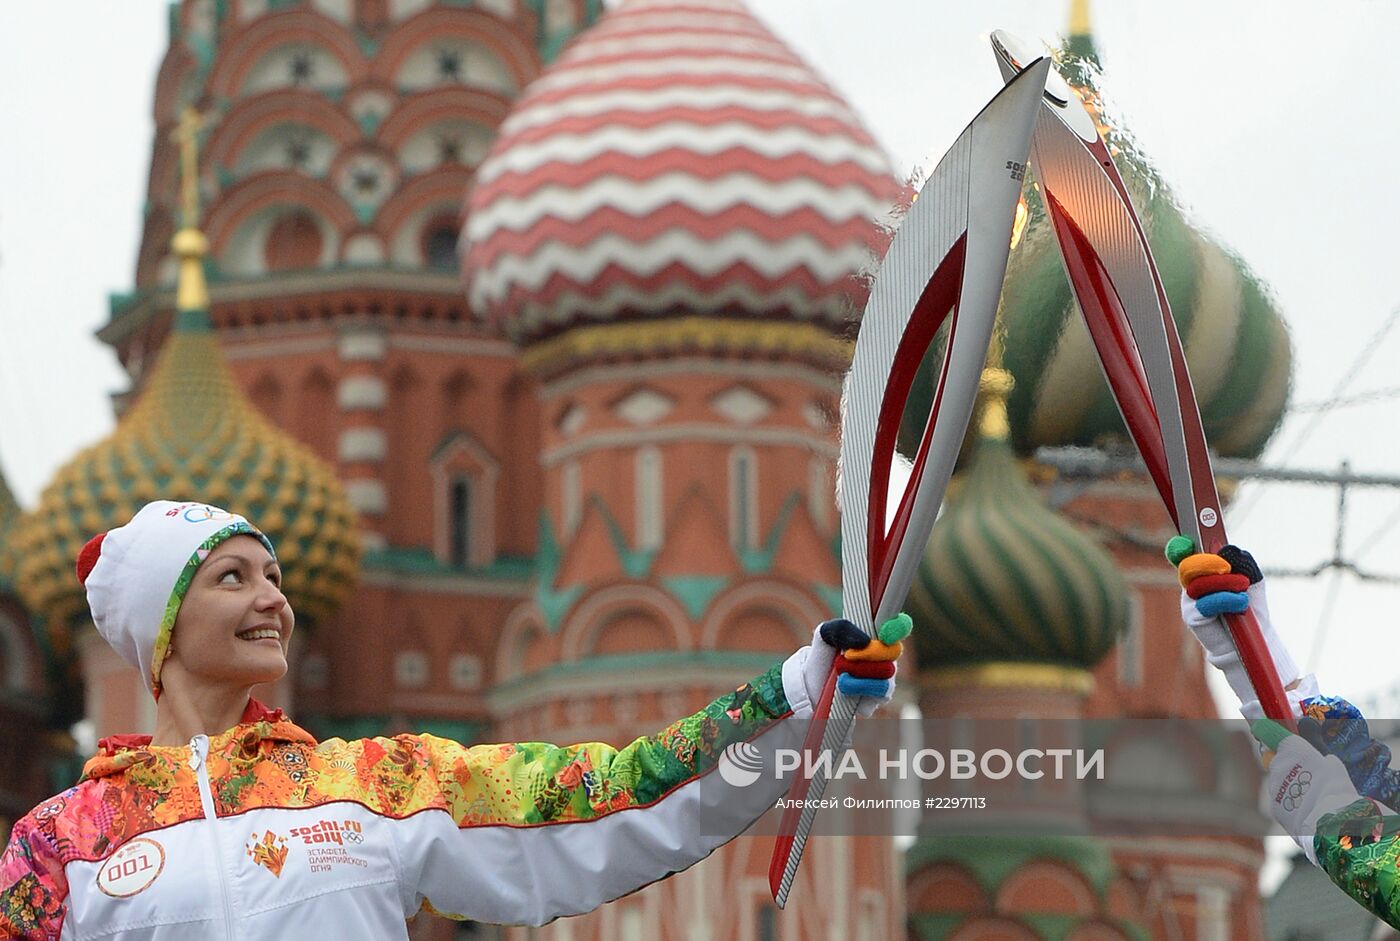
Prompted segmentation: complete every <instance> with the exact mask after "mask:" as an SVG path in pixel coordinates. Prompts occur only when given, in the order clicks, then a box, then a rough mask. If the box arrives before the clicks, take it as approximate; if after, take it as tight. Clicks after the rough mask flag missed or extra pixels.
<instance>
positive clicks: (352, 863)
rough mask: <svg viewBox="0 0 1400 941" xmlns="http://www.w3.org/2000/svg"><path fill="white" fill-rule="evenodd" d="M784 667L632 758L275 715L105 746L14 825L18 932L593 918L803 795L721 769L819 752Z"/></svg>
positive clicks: (11, 922) (7, 903)
mask: <svg viewBox="0 0 1400 941" xmlns="http://www.w3.org/2000/svg"><path fill="white" fill-rule="evenodd" d="M781 670H782V667H781V665H778V666H774V667H773V668H772V669H771V670H769V671H768V672H766V673H764V674H763V675H761V676H759V677H758V678H757V679H755V680H754V681H753V682H751V683H749V684H745V685H744V686H742V687H740V688H739V689H738V690H736V691H735V692H733V693H730V694H728V695H726V696H723V697H721V698H720V699H717V700H716V701H714V702H712V703H710V704H709V705H708V706H706V707H705V708H704V709H703V710H701V711H700V712H698V713H696V714H695V715H692V716H689V717H687V718H684V719H681V720H680V721H679V722H676V723H675V724H673V725H672V726H670V727H669V728H667V729H666V730H665V731H663V732H661V733H660V734H657V735H654V736H648V737H644V738H639V739H637V740H636V741H634V742H632V743H631V744H630V745H627V746H626V747H625V748H622V749H616V748H613V747H611V746H608V745H602V744H587V745H574V746H569V747H559V746H555V745H545V744H536V743H523V744H513V745H476V746H471V747H467V746H464V745H460V744H457V743H456V742H451V741H448V740H445V739H441V738H437V737H435V736H432V735H399V736H395V737H393V738H374V739H362V740H359V741H350V742H347V741H344V740H342V739H330V740H328V741H325V742H319V743H318V742H317V741H315V739H313V738H312V737H311V736H310V735H309V734H308V733H306V732H305V731H303V730H302V729H300V728H298V727H297V726H296V725H293V724H292V723H291V722H289V721H287V720H286V719H285V717H283V715H282V714H281V712H280V711H278V712H269V711H267V710H266V709H264V708H262V707H261V706H259V705H257V704H256V703H250V705H249V709H248V712H247V713H245V715H244V717H243V721H242V722H241V723H240V724H239V725H236V726H234V727H233V728H232V729H230V730H228V731H227V732H224V733H223V734H220V735H215V736H213V737H206V736H203V735H200V736H196V737H195V739H193V740H192V741H191V742H190V744H189V745H185V746H178V747H176V746H153V745H151V744H150V739H149V738H145V737H141V738H138V737H134V736H128V737H122V738H118V739H111V740H104V742H103V748H102V750H101V752H100V754H98V755H97V756H96V757H94V758H93V759H92V760H90V761H89V762H88V764H87V767H86V768H85V770H84V772H83V777H82V780H81V781H80V782H79V783H78V784H77V785H76V786H74V787H72V788H69V789H68V790H67V791H65V792H64V793H62V794H59V795H58V796H57V797H54V798H53V799H51V800H49V801H47V802H45V803H44V804H43V805H42V806H40V807H38V808H36V809H35V810H34V811H32V812H31V813H30V814H28V815H27V816H25V817H24V818H23V819H22V820H20V821H19V823H18V824H16V826H15V827H14V830H13V831H12V833H11V837H10V843H9V846H8V847H7V848H6V850H5V853H4V856H3V857H0V937H5V938H15V937H18V938H25V939H46V941H56V939H64V941H67V939H73V941H79V939H87V938H102V939H104V941H136V939H142V941H147V939H156V941H159V939H176V938H180V939H185V938H199V939H206V938H221V939H228V941H233V939H242V938H247V939H263V938H294V937H329V938H347V939H348V938H376V939H381V938H383V939H390V938H406V937H407V932H406V929H405V925H404V920H405V919H407V918H409V917H411V916H413V915H414V914H415V913H417V912H418V911H419V909H420V908H423V907H425V906H427V907H430V908H431V909H432V910H435V911H438V912H441V913H444V914H450V915H451V916H452V917H457V918H468V919H473V920H476V921H481V922H493V923H502V924H531V925H538V924H543V923H545V922H548V921H551V920H552V919H554V918H558V917H560V916H562V915H571V914H577V913H580V912H586V911H589V910H590V909H593V908H595V907H596V906H598V905H600V904H602V903H603V902H606V901H608V900H610V899H614V898H617V897H619V896H622V895H625V894H627V893H629V892H633V891H635V890H636V889H638V888H641V887H642V886H645V885H647V884H648V883H651V882H654V881H656V880H657V879H661V878H664V877H665V876H667V875H669V874H671V873H674V872H677V871H679V870H682V869H685V868H686V867H688V866H690V865H692V864H694V863H695V862H697V861H699V860H700V859H703V858H704V857H705V856H707V855H708V854H709V853H711V852H712V851H713V850H714V849H715V848H717V847H718V846H720V845H722V844H723V843H726V842H728V840H730V839H732V838H733V837H734V836H736V835H737V834H739V833H741V832H742V831H743V830H744V829H745V828H747V827H748V826H749V824H750V823H752V822H753V821H754V820H756V819H757V818H758V817H759V816H761V815H762V814H763V812H764V811H765V810H767V809H768V808H769V807H771V806H772V805H773V803H774V802H775V801H776V800H777V798H778V797H780V796H781V794H782V791H783V789H784V787H783V784H782V783H781V782H779V781H777V780H776V779H773V780H769V779H767V777H765V778H764V779H761V780H759V781H758V782H755V783H752V784H751V785H749V786H742V785H743V782H744V780H745V776H742V775H732V774H728V775H721V774H708V773H707V772H709V771H711V770H713V769H715V768H716V766H717V764H718V761H719V758H720V755H721V753H722V752H723V751H724V749H725V748H726V747H727V746H728V745H730V744H731V743H737V742H745V741H747V742H752V743H754V745H755V746H756V747H757V748H758V749H760V750H763V749H767V748H777V747H795V746H796V745H797V744H798V743H799V742H800V730H799V728H798V723H795V722H791V721H787V722H785V721H780V720H783V719H786V718H787V717H789V716H791V715H792V707H790V706H789V699H788V696H787V695H786V693H785V691H784V687H783V679H782V673H781ZM801 698H802V699H805V696H804V697H801ZM746 751H747V752H749V753H752V750H749V749H746ZM725 778H739V780H740V785H741V786H733V785H731V784H730V783H728V782H727V781H726V780H725Z"/></svg>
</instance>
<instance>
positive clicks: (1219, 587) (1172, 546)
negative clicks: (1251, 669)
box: [1167, 536, 1318, 721]
mask: <svg viewBox="0 0 1400 941" xmlns="http://www.w3.org/2000/svg"><path fill="white" fill-rule="evenodd" d="M1167 559H1168V560H1169V561H1170V562H1171V563H1172V564H1173V565H1175V566H1176V568H1177V577H1178V579H1179V580H1180V582H1181V587H1182V592H1181V619H1182V620H1183V621H1185V622H1186V626H1187V627H1189V628H1190V629H1191V633H1192V634H1195V635H1196V640H1198V641H1200V644H1201V646H1202V647H1204V648H1205V651H1206V659H1207V660H1209V661H1210V664H1211V666H1213V667H1215V668H1216V669H1217V670H1219V671H1220V672H1222V673H1224V674H1225V679H1226V680H1227V681H1228V682H1229V684H1230V688H1231V689H1232V690H1234V692H1235V695H1236V696H1237V697H1238V698H1239V700H1240V703H1241V705H1240V712H1241V713H1243V714H1244V717H1245V718H1246V719H1249V720H1251V721H1253V720H1255V719H1260V718H1263V716H1264V710H1263V707H1261V706H1260V705H1259V699H1258V697H1257V696H1256V695H1255V692H1254V687H1253V686H1252V685H1251V684H1250V682H1249V674H1248V673H1246V672H1245V668H1244V663H1243V662H1242V661H1241V660H1240V654H1239V651H1238V650H1236V649H1235V642H1234V639H1233V638H1231V637H1230V630H1229V628H1228V627H1226V626H1225V621H1224V619H1223V616H1224V615H1226V614H1239V613H1243V612H1244V611H1245V610H1246V609H1252V610H1253V611H1254V618H1255V620H1256V621H1258V622H1259V632H1260V633H1261V634H1262V635H1263V637H1264V643H1265V644H1266V645H1267V646H1268V648H1269V654H1270V655H1271V656H1272V657H1273V661H1274V669H1276V670H1277V671H1278V678H1279V682H1281V683H1282V684H1283V686H1284V689H1285V690H1286V691H1287V696H1288V700H1289V702H1290V704H1292V706H1293V713H1294V716H1295V717H1297V716H1299V715H1301V710H1300V707H1299V703H1300V702H1301V701H1302V700H1304V699H1307V698H1308V697H1310V696H1316V695H1317V693H1318V690H1317V683H1316V682H1315V681H1314V680H1313V677H1312V675H1311V674H1309V675H1308V676H1305V677H1300V676H1299V675H1298V665H1297V664H1296V663H1294V662H1293V658H1292V657H1291V656H1290V655H1289V653H1288V648H1287V647H1285V646H1284V645H1283V640H1282V639H1281V638H1280V637H1279V636H1278V632H1277V631H1275V630H1274V625H1273V622H1272V621H1271V620H1270V619H1269V602H1268V600H1267V598H1266V597H1265V595H1264V574H1263V572H1261V571H1260V569H1259V565H1258V563H1256V562H1255V561H1254V556H1252V555H1250V554H1249V553H1248V552H1246V551H1245V550H1243V549H1241V548H1239V547H1238V546H1225V547H1224V548H1222V549H1221V550H1220V552H1219V554H1216V553H1209V552H1196V547H1195V544H1194V543H1193V542H1192V541H1191V540H1190V539H1188V538H1187V537H1185V536H1177V537H1175V538H1173V539H1172V540H1171V541H1170V542H1168V543H1167ZM1290 686H1292V687H1293V688H1292V689H1289V687H1290Z"/></svg>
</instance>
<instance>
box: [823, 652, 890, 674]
mask: <svg viewBox="0 0 1400 941" xmlns="http://www.w3.org/2000/svg"><path fill="white" fill-rule="evenodd" d="M836 671H837V672H838V673H847V674H849V675H851V676H858V677H860V678H861V679H863V680H887V679H889V678H890V677H892V676H894V661H892V660H851V659H850V658H848V657H847V656H846V655H845V654H839V655H838V656H837V657H836Z"/></svg>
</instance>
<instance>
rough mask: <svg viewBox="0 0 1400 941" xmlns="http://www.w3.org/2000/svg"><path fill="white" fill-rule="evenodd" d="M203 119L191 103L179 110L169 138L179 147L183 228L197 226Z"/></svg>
mask: <svg viewBox="0 0 1400 941" xmlns="http://www.w3.org/2000/svg"><path fill="white" fill-rule="evenodd" d="M204 122H205V119H204V117H202V116H201V115H200V113H199V112H198V111H196V110H195V108H194V106H193V105H186V106H185V110H184V111H181V112H180V123H179V125H178V126H177V127H176V128H175V130H174V131H172V132H171V134H170V139H171V140H172V141H173V142H174V143H175V144H176V146H178V147H179V148H180V208H181V211H182V213H183V215H184V219H183V220H182V221H183V223H184V227H185V228H197V227H198V226H199V131H200V129H201V128H203V127H204Z"/></svg>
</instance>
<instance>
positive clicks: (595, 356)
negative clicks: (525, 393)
mask: <svg viewBox="0 0 1400 941" xmlns="http://www.w3.org/2000/svg"><path fill="white" fill-rule="evenodd" d="M853 348H854V344H853V343H852V342H851V341H849V340H843V339H840V338H839V337H834V336H832V335H831V331H830V330H828V329H826V328H824V327H818V326H815V325H813V324H806V323H784V322H769V321H754V320H725V319H721V318H716V317H675V318H667V319H665V320H655V321H641V322H631V323H611V324H599V325H597V326H591V327H577V328H575V329H573V330H569V331H567V332H566V333H563V334H561V335H560V336H557V337H554V338H552V339H549V340H545V341H543V342H540V343H536V344H534V345H533V346H531V347H529V348H528V349H526V350H525V353H524V355H523V356H522V363H523V365H524V366H525V368H526V369H527V370H530V371H531V372H534V373H536V374H538V375H542V376H552V375H557V374H558V373H560V372H563V371H565V370H567V369H569V368H571V367H573V366H575V365H578V364H581V363H583V362H589V361H594V360H599V359H604V360H606V359H614V358H635V357H651V356H674V355H676V354H691V355H694V354H707V355H710V356H735V357H753V356H762V357H782V358H785V359H786V358H792V359H799V360H804V361H807V362H815V363H818V364H821V365H823V366H841V367H844V366H845V365H847V364H849V363H850V361H851V350H852V349H853Z"/></svg>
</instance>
